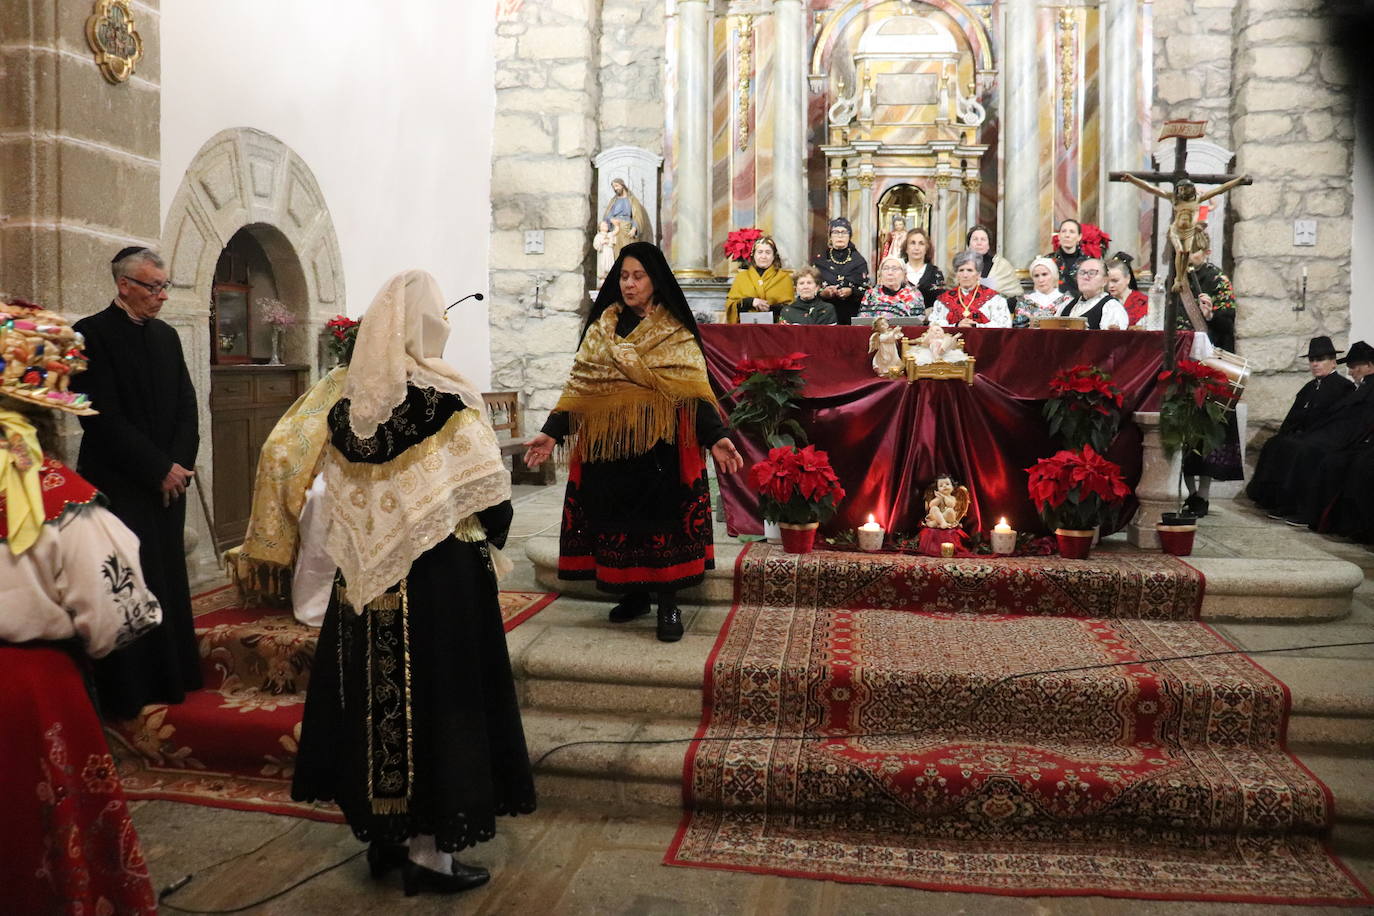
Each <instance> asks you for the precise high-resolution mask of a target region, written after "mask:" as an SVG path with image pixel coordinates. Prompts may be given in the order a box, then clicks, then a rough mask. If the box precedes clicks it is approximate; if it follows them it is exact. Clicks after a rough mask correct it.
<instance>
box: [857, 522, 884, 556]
mask: <svg viewBox="0 0 1374 916" xmlns="http://www.w3.org/2000/svg"><path fill="white" fill-rule="evenodd" d="M857 530H858V533H859V549H860V550H866V551H868V552H869V553H872V552H874V551H876V550H882V549H883V534H884V532H883V526H882V525H879V524H878V523H877V522H876V521H874V520H873V516H872V515H871V514H870V515H869V516H868V522H867V523H865V524H863V525H860V526H859V527H858V529H857Z"/></svg>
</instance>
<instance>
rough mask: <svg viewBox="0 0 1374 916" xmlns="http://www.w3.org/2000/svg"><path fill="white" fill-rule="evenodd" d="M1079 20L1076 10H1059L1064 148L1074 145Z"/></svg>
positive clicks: (1060, 87) (1067, 8) (1060, 91)
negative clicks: (1076, 46) (1075, 72)
mask: <svg viewBox="0 0 1374 916" xmlns="http://www.w3.org/2000/svg"><path fill="white" fill-rule="evenodd" d="M1077 27H1078V20H1077V17H1076V15H1075V13H1074V11H1073V10H1072V9H1071V8H1069V7H1064V8H1062V9H1061V10H1060V11H1059V99H1060V103H1059V104H1060V116H1061V118H1062V120H1063V133H1064V149H1068V148H1069V147H1070V146H1072V145H1073V138H1074V95H1075V93H1076V92H1077V85H1076V80H1075V74H1074V71H1075V68H1076V65H1077V58H1078V55H1077V49H1076V48H1075V45H1076V43H1077V42H1076V38H1077V36H1076V34H1075V33H1076V31H1077Z"/></svg>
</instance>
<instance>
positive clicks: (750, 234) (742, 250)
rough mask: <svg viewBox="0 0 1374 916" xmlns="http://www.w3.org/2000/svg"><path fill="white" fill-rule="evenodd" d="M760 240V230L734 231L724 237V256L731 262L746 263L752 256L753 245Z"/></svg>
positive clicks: (751, 228)
mask: <svg viewBox="0 0 1374 916" xmlns="http://www.w3.org/2000/svg"><path fill="white" fill-rule="evenodd" d="M761 238H763V231H762V230H760V229H754V228H753V227H750V228H748V229H736V230H735V231H734V232H731V233H730V234H729V235H727V236H726V237H725V245H724V250H725V256H726V257H727V258H729V259H730V260H732V261H748V260H749V259H751V258H752V257H753V256H754V243H755V242H757V241H758V240H759V239H761Z"/></svg>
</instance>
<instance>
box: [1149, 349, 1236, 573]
mask: <svg viewBox="0 0 1374 916" xmlns="http://www.w3.org/2000/svg"><path fill="white" fill-rule="evenodd" d="M1159 381H1160V383H1161V384H1163V385H1164V386H1165V387H1164V400H1163V402H1162V403H1161V404H1160V408H1159V438H1160V441H1161V442H1162V443H1163V445H1164V451H1165V454H1169V455H1172V454H1174V453H1175V452H1183V454H1185V455H1187V454H1188V453H1190V452H1197V453H1198V454H1200V455H1206V454H1208V453H1209V452H1211V451H1212V450H1214V449H1216V448H1217V447H1218V446H1220V445H1221V444H1222V442H1223V441H1225V439H1226V403H1227V401H1228V400H1229V399H1230V398H1231V397H1232V391H1231V387H1230V380H1229V379H1228V378H1227V376H1226V373H1224V372H1222V371H1221V370H1220V369H1213V368H1212V367H1211V366H1208V365H1205V364H1203V363H1199V362H1195V361H1194V360H1191V359H1181V360H1179V361H1178V365H1177V366H1176V367H1175V368H1173V369H1165V370H1164V371H1163V372H1161V373H1159ZM1175 493H1176V495H1177V496H1178V501H1179V509H1178V511H1177V512H1165V513H1163V515H1162V517H1161V518H1160V521H1159V522H1158V523H1157V524H1156V525H1155V530H1156V531H1157V532H1159V544H1160V546H1161V547H1162V548H1164V551H1165V553H1171V554H1174V555H1175V556H1180V557H1186V556H1188V555H1189V554H1191V553H1192V552H1193V539H1194V537H1196V535H1197V516H1195V515H1194V514H1193V513H1191V512H1188V511H1186V510H1185V509H1184V507H1183V472H1182V469H1181V468H1180V470H1179V476H1178V483H1177V489H1176V491H1175Z"/></svg>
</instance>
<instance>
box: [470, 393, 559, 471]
mask: <svg viewBox="0 0 1374 916" xmlns="http://www.w3.org/2000/svg"><path fill="white" fill-rule="evenodd" d="M482 401H483V402H484V403H485V404H486V407H487V415H488V416H489V417H490V418H491V428H492V429H493V430H495V432H496V444H497V445H499V446H500V448H501V454H502V455H503V456H504V455H509V456H511V462H510V463H511V474H510V479H511V483H532V484H539V485H541V486H542V485H547V484H551V483H553V482H554V477H555V474H556V470H555V467H554V462H553V459H552V458H550V459H549V460H548V461H545V462H544V463H543V464H541V465H540V466H539V467H537V468H535V469H534V470H530V469H529V468H527V467H525V461H524V456H525V439H526V438H527V437H526V436H525V435H523V433H522V430H521V429H520V392H518V391H488V392H486V393H484V394H483V395H482Z"/></svg>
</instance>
